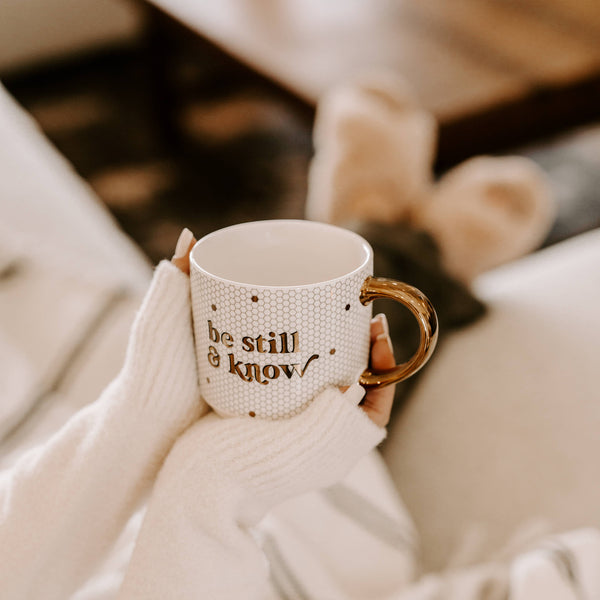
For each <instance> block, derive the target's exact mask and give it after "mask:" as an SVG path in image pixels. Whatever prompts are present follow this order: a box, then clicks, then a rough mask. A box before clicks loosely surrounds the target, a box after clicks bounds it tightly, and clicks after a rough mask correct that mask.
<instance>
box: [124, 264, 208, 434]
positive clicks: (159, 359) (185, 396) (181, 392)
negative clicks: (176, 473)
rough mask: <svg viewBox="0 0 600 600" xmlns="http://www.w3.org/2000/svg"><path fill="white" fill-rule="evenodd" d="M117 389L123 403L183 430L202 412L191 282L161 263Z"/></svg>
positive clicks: (138, 319)
mask: <svg viewBox="0 0 600 600" xmlns="http://www.w3.org/2000/svg"><path fill="white" fill-rule="evenodd" d="M116 383H117V385H118V386H119V387H120V388H121V394H120V395H121V396H122V397H121V401H123V402H131V403H132V407H133V408H135V409H137V410H138V411H140V412H141V413H142V414H144V415H147V416H148V417H150V418H153V419H158V420H161V421H163V422H165V423H172V424H175V425H178V426H181V427H184V426H186V425H187V424H189V423H191V421H192V420H193V419H194V418H197V416H198V414H199V411H200V409H201V405H200V403H201V401H200V394H199V389H198V376H197V371H196V359H195V351H194V342H193V334H192V318H191V305H190V283H189V277H188V276H187V275H185V274H184V273H182V272H181V271H180V270H179V269H178V268H177V267H175V266H174V265H173V264H172V263H171V262H169V261H166V260H164V261H162V262H161V263H160V264H159V265H158V266H157V268H156V270H155V272H154V277H153V279H152V283H151V285H150V289H149V290H148V292H147V294H146V296H145V298H144V300H143V302H142V305H141V307H140V309H139V311H138V314H137V316H136V319H135V322H134V324H133V328H132V330H131V336H130V340H129V346H128V348H127V355H126V358H125V364H124V366H123V370H122V371H121V373H120V375H119V377H118V380H117V382H116Z"/></svg>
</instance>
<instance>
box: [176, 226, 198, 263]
mask: <svg viewBox="0 0 600 600" xmlns="http://www.w3.org/2000/svg"><path fill="white" fill-rule="evenodd" d="M193 239H194V234H193V233H192V232H191V231H190V230H189V229H188V228H187V227H186V228H184V230H183V231H182V232H181V233H180V234H179V239H178V240H177V246H175V254H173V258H183V257H184V256H185V255H186V254H187V251H188V248H189V247H190V243H191V242H192V240H193Z"/></svg>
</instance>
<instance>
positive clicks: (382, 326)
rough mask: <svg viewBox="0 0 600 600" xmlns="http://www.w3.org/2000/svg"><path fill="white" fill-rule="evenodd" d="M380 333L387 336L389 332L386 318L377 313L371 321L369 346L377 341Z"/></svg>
mask: <svg viewBox="0 0 600 600" xmlns="http://www.w3.org/2000/svg"><path fill="white" fill-rule="evenodd" d="M382 333H385V334H387V335H389V333H390V331H389V327H388V322H387V318H386V316H385V315H384V314H383V313H379V314H378V315H375V317H374V318H373V319H372V320H371V344H373V343H374V342H375V340H376V339H377V336H378V335H381V334H382Z"/></svg>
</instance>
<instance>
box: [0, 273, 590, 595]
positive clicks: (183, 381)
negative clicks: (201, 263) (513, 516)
mask: <svg viewBox="0 0 600 600" xmlns="http://www.w3.org/2000/svg"><path fill="white" fill-rule="evenodd" d="M191 331H192V329H191V322H190V307H189V280H188V278H187V277H186V276H185V275H183V274H182V273H181V272H179V271H178V270H177V269H176V268H175V267H174V266H173V265H171V264H170V263H167V262H163V263H161V264H160V265H159V267H158V268H157V269H156V272H155V276H154V279H153V282H152V285H151V288H150V290H149V292H148V294H147V296H146V298H145V300H144V302H143V304H142V307H141V309H140V311H139V313H138V316H137V319H136V321H135V324H134V327H133V330H132V333H131V338H130V343H129V347H128V351H127V357H126V360H125V364H124V367H123V369H122V371H121V373H120V374H119V376H118V377H117V378H116V379H115V380H114V381H113V382H112V383H111V384H110V385H109V386H108V388H107V389H106V390H105V392H104V393H103V394H102V395H101V397H100V398H99V399H98V400H97V401H96V402H94V403H93V404H91V405H90V406H88V407H87V408H85V409H83V410H82V411H80V412H79V413H78V414H76V415H75V416H74V417H73V418H72V419H71V420H70V421H69V422H68V423H67V424H66V426H65V427H64V428H63V429H61V430H60V431H58V432H57V433H56V434H55V435H54V436H53V437H52V438H51V439H50V440H49V441H48V442H47V443H45V444H44V445H42V446H40V447H38V448H34V449H33V450H31V451H29V452H28V453H27V454H25V455H24V456H23V457H22V458H21V459H20V461H19V462H18V463H17V464H16V465H15V466H14V467H13V468H11V470H10V471H7V472H5V473H4V474H3V475H2V478H1V479H0V596H1V597H2V598H3V599H8V600H21V599H24V600H29V599H31V600H36V599H38V598H39V599H44V600H53V599H65V598H69V597H71V596H72V595H73V594H74V593H75V591H76V590H77V589H78V588H79V587H80V586H81V584H82V583H83V582H84V581H85V580H86V579H87V578H88V577H89V575H90V573H91V572H92V571H93V569H94V568H95V567H96V565H97V564H98V562H99V561H100V560H101V559H102V558H103V556H104V555H105V554H106V553H107V551H108V550H109V549H110V547H111V546H112V544H113V543H114V541H115V539H116V538H117V537H118V536H119V534H120V532H121V530H122V529H123V527H124V525H125V523H126V521H127V520H128V519H129V517H130V516H131V514H132V513H133V511H134V510H135V509H136V508H137V507H138V506H139V505H140V504H141V503H142V501H143V500H144V497H145V494H146V492H147V491H148V490H150V488H151V486H152V483H153V480H154V479H155V478H156V477H157V475H158V478H157V479H156V483H155V485H154V490H153V492H152V496H151V499H150V502H149V505H148V509H147V512H146V515H145V518H144V522H143V525H142V528H141V531H140V534H139V537H138V540H137V543H136V546H135V549H134V552H133V556H132V558H131V561H130V563H129V566H128V569H127V572H126V574H125V579H124V582H123V585H122V588H121V592H120V595H119V597H120V598H124V599H137V598H152V599H160V600H168V599H171V598H172V599H178V600H185V599H188V598H189V599H192V598H207V599H211V600H213V599H214V600H218V599H223V600H225V599H232V600H233V599H236V600H237V599H253V598H256V599H261V600H267V599H273V598H313V599H317V600H338V599H339V600H348V599H351V598H352V599H358V598H362V599H369V600H375V599H377V598H382V599H383V598H388V599H389V600H392V599H411V600H416V599H433V598H447V599H459V598H460V599H465V600H469V599H471V598H472V599H475V598H481V597H484V596H483V595H484V594H486V595H485V597H486V598H504V597H506V594H508V593H510V597H511V598H515V599H516V600H525V599H529V598H538V597H539V598H541V597H544V598H557V599H561V600H563V599H565V600H567V599H571V598H576V597H577V596H576V595H574V594H575V593H576V592H577V589H580V590H584V591H586V592H590V593H597V592H598V590H599V589H600V581H599V578H598V576H597V575H596V573H597V572H598V570H597V569H596V565H597V564H598V557H599V556H600V537H599V536H598V534H597V533H596V532H591V531H582V532H575V533H572V534H568V535H565V536H562V537H561V538H556V539H555V540H554V541H553V544H552V545H549V546H547V547H543V548H542V549H541V550H540V549H538V550H535V551H533V552H532V553H529V554H525V555H522V556H520V557H518V558H517V559H516V560H514V561H513V562H512V563H510V562H509V563H506V562H498V563H495V564H493V565H483V566H482V565H479V566H476V567H473V568H470V569H466V570H461V571H453V572H448V573H445V574H443V575H430V576H427V577H425V578H422V579H420V580H419V579H417V578H416V574H415V570H414V564H415V562H414V561H415V559H414V548H413V547H412V546H411V540H410V535H411V526H410V523H409V521H408V520H407V519H405V520H404V521H402V519H398V518H397V516H398V515H397V514H396V518H394V510H393V507H387V509H384V510H383V511H382V510H381V509H378V508H377V506H376V504H373V503H369V502H368V496H369V488H372V490H374V491H373V496H374V497H375V496H380V495H381V494H380V493H379V492H380V490H381V484H382V481H385V480H386V475H385V471H384V470H383V469H382V468H381V465H378V464H377V463H376V462H373V460H372V458H373V457H372V455H369V451H370V450H371V449H372V448H374V447H375V446H376V445H377V444H378V443H379V442H380V441H381V440H382V439H383V437H384V434H385V432H384V431H383V430H382V429H380V428H378V427H376V426H375V425H374V424H373V423H372V422H371V421H370V420H369V419H368V418H367V417H366V415H365V413H364V412H363V411H362V409H360V408H359V407H357V406H356V405H357V404H358V402H359V401H360V399H361V398H362V395H363V390H362V389H361V388H360V387H359V386H357V385H355V386H352V387H351V388H350V389H349V390H348V391H347V392H345V393H344V394H342V393H341V392H339V391H337V390H327V391H326V392H324V393H323V394H321V395H320V396H318V397H317V398H315V400H314V401H313V403H312V404H311V405H310V407H309V408H308V409H307V410H306V411H304V412H303V413H302V414H301V415H299V416H297V417H294V418H293V419H289V420H285V421H275V422H270V421H262V420H257V419H251V418H236V419H226V420H224V419H221V418H219V417H218V416H216V415H215V414H214V413H210V414H208V415H204V413H205V412H207V409H206V407H205V405H204V404H203V403H202V401H201V399H200V397H199V393H198V388H197V380H196V372H195V358H194V349H193V340H192V333H191ZM202 415H204V416H202ZM198 417H202V418H200V419H198ZM177 438H179V439H177ZM176 440H177V441H176ZM167 455H168V458H167V460H166V461H165V460H164V459H165V457H167ZM367 455H369V456H371V462H369V463H368V464H365V460H367V461H368V460H369V459H368V456H367ZM365 456H367V459H365V458H364V457H365ZM361 459H362V460H361ZM163 462H164V466H162V469H161V465H163ZM357 463H359V468H358V470H357V468H354V467H355V465H356V464H357ZM360 465H363V467H362V471H361V468H360ZM159 471H160V474H159ZM349 472H350V475H349V476H348V477H346V480H345V481H344V484H336V482H339V481H340V480H342V478H344V476H346V475H348V473H349ZM334 484H336V485H334ZM328 486H329V487H328ZM324 488H327V489H326V490H324ZM357 489H358V490H361V493H360V494H359V493H357V492H356V490H357ZM314 490H322V491H314ZM361 494H364V496H363V495H361ZM353 503H354V514H353V517H354V518H351V517H350V513H351V512H352V506H351V505H352V504H353ZM278 505H279V507H278V508H277V506H278ZM357 507H358V510H356V509H357ZM388 509H389V510H388ZM359 514H360V515H361V516H360V518H356V517H357V516H358V515H359ZM405 534H407V537H404V536H405ZM267 556H268V557H269V560H268V561H267V560H266V557H267ZM565 565H566V567H565ZM278 570H279V571H282V570H284V571H285V570H287V572H286V573H285V577H283V578H282V577H279V578H278V584H277V585H274V584H273V577H274V574H275V572H276V571H278ZM573 573H575V579H574V580H572V581H571V580H570V579H569V578H570V577H572V575H573ZM574 581H575V583H574ZM541 593H543V594H544V595H543V596H542V595H538V594H541ZM577 593H579V592H577ZM590 597H595V596H590Z"/></svg>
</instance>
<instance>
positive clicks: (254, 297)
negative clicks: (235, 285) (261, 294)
mask: <svg viewBox="0 0 600 600" xmlns="http://www.w3.org/2000/svg"><path fill="white" fill-rule="evenodd" d="M250 300H252V302H258V296H252V298H250Z"/></svg>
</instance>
